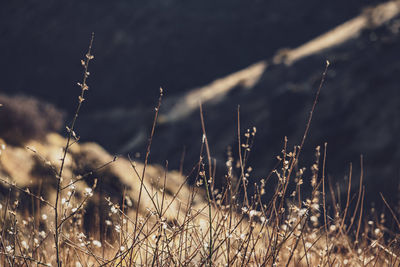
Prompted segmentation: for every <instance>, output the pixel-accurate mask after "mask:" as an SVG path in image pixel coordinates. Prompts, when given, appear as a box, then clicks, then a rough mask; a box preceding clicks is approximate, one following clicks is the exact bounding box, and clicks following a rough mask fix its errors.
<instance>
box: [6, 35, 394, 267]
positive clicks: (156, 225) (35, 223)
mask: <svg viewBox="0 0 400 267" xmlns="http://www.w3.org/2000/svg"><path fill="white" fill-rule="evenodd" d="M92 42H93V37H92V39H91V43H90V46H89V50H88V52H87V54H86V55H85V59H84V60H82V66H83V69H84V75H83V80H82V82H81V83H79V84H78V85H79V86H80V88H81V94H80V95H79V97H78V106H77V109H76V112H75V116H74V118H73V120H72V122H71V124H69V126H68V127H67V137H66V138H65V139H63V138H61V139H60V140H61V141H60V142H63V143H64V144H65V145H64V147H63V148H62V154H61V159H59V161H58V162H57V163H54V162H52V161H50V160H49V159H48V155H45V154H44V152H43V151H42V150H41V149H40V145H38V146H37V147H36V148H33V147H31V146H28V147H27V148H23V150H25V153H29V154H32V155H34V157H35V159H36V160H37V161H38V163H36V164H37V165H42V166H43V168H45V169H46V170H47V173H46V175H47V176H49V177H50V178H49V179H48V180H46V181H45V182H44V184H40V185H39V186H38V185H36V184H35V183H34V182H31V183H27V184H24V185H22V184H20V183H18V179H17V178H18V177H11V176H10V177H0V180H1V182H2V184H3V188H2V190H1V191H2V198H1V205H0V231H1V239H0V265H1V266H74V267H78V266H399V265H400V261H399V258H398V257H399V256H398V255H399V253H400V251H399V248H398V241H397V233H398V230H399V229H400V224H399V222H398V220H397V217H396V214H395V212H394V210H393V209H392V208H391V207H390V206H389V204H387V203H386V200H385V198H384V196H382V201H383V202H384V203H385V204H386V206H387V208H388V211H389V212H388V214H386V216H388V215H390V216H391V220H393V221H394V222H395V224H393V229H391V228H388V226H387V224H386V222H385V221H386V218H385V215H383V214H380V213H379V212H378V211H375V210H371V211H366V210H364V196H365V194H366V190H367V189H366V188H365V187H364V186H363V174H362V171H361V177H359V178H358V177H357V178H354V177H353V178H352V175H351V174H352V170H351V168H350V172H349V179H348V184H347V185H346V187H347V188H348V190H347V194H346V199H340V192H337V191H336V190H335V189H334V188H333V187H332V186H331V185H330V182H329V180H328V179H327V177H326V176H325V161H326V153H327V152H326V151H327V147H326V144H325V146H324V147H317V148H316V149H315V159H314V164H313V165H312V166H310V169H311V171H312V175H311V177H308V176H306V175H305V168H303V167H302V166H299V159H300V156H301V152H302V149H303V146H304V142H305V140H306V138H307V134H308V131H309V127H310V125H311V123H312V117H313V113H314V109H315V106H316V105H317V102H318V97H319V92H320V90H321V89H322V87H323V83H324V78H325V75H326V72H327V71H328V66H329V62H327V65H326V69H325V71H324V73H323V74H322V78H321V83H320V86H319V88H318V89H317V92H316V96H315V100H314V103H313V106H312V107H310V111H311V112H310V116H309V118H308V122H307V125H305V131H304V137H303V139H302V140H301V142H300V144H299V145H298V146H295V147H288V146H287V141H288V140H287V139H286V138H284V142H283V148H282V152H281V154H280V155H278V156H277V159H278V161H277V162H278V164H277V165H276V167H275V169H273V170H271V172H270V174H269V175H268V176H267V177H266V178H264V179H262V180H261V181H257V182H254V181H253V180H252V179H251V178H250V177H251V171H252V169H251V167H249V164H248V158H249V155H250V153H251V149H252V146H253V141H254V137H255V136H256V134H257V131H256V128H252V129H247V130H245V131H244V132H242V129H241V127H240V123H239V122H240V112H239V111H238V127H237V128H238V133H237V135H238V144H239V145H238V147H237V148H236V149H237V150H238V155H239V158H237V159H234V158H233V157H232V155H231V154H229V153H228V155H227V161H226V174H225V176H224V177H215V168H216V165H215V164H216V163H215V162H214V160H213V158H212V155H211V153H210V148H209V145H208V139H207V129H206V127H205V122H204V118H203V115H202V114H203V112H202V108H201V105H200V117H201V123H202V130H203V140H202V144H201V149H200V151H199V160H198V161H197V162H195V163H193V167H192V170H191V171H190V172H189V173H187V174H182V173H176V172H171V171H168V162H167V163H166V164H165V166H163V167H164V169H163V170H162V171H160V173H158V174H156V175H155V178H154V177H153V178H154V179H152V180H150V178H148V177H149V176H148V175H149V174H148V173H149V172H150V171H153V169H152V168H153V167H152V166H151V165H149V164H148V163H149V159H150V151H151V144H152V138H153V136H154V135H155V134H156V125H157V117H158V111H159V108H160V105H161V104H162V96H163V91H162V89H160V98H159V101H158V105H157V107H156V109H155V117H154V121H153V125H152V131H151V136H150V137H149V143H148V147H147V151H146V153H145V157H144V163H143V164H139V163H136V162H135V161H134V160H133V159H131V158H128V159H117V158H115V157H111V156H110V155H108V154H107V157H108V160H107V161H103V162H101V164H97V167H96V168H95V169H89V170H86V172H80V175H75V172H74V171H73V170H72V171H71V169H73V167H74V166H75V165H73V164H71V162H73V160H74V155H76V154H77V153H78V152H77V151H78V150H82V147H81V144H79V142H78V141H79V136H78V134H77V133H76V132H75V123H76V121H77V119H78V115H79V112H80V109H81V106H82V105H83V103H84V102H85V101H86V100H85V92H86V91H87V90H88V89H89V88H88V85H87V79H88V77H89V72H88V68H89V62H90V61H91V60H92V59H93V55H92V54H91V48H92ZM0 112H1V110H0ZM0 145H1V150H0V151H1V152H2V153H5V152H6V151H7V150H11V149H12V147H13V146H12V145H10V146H9V145H8V144H5V143H0ZM60 149H61V146H60ZM13 151H20V150H17V149H15V150H13ZM21 153H22V152H21ZM104 153H105V154H106V152H104ZM271 156H273V155H271ZM0 157H1V155H0ZM85 160H89V157H87V158H85V157H82V158H79V160H77V161H80V162H81V161H85ZM118 161H121V162H123V164H125V165H124V166H127V167H126V168H125V169H123V172H124V174H123V175H127V176H128V178H127V180H129V179H131V180H130V181H127V182H126V183H125V184H130V185H131V187H133V189H132V188H131V189H130V188H125V187H122V188H123V189H122V190H121V191H120V192H117V193H118V196H116V194H114V193H113V194H111V190H112V188H111V187H112V181H111V183H110V185H109V187H107V186H104V184H103V181H102V180H101V179H102V177H93V173H96V172H98V171H100V170H103V169H110V168H113V166H123V164H122V163H120V165H117V164H119V163H118ZM18 164H19V165H16V167H15V168H23V166H24V164H28V161H25V162H18ZM82 164H85V162H83V163H82ZM2 168H3V165H2V163H1V158H0V170H1V169H2ZM121 168H122V167H121ZM120 171H122V170H120ZM11 172H12V170H11V171H8V174H10V173H11ZM117 172H118V170H114V173H117ZM121 176H122V174H121ZM118 177H119V176H118V175H116V174H115V181H114V182H115V183H118V182H119V181H117V178H118ZM89 178H90V182H88V179H89ZM189 179H191V180H195V184H194V185H193V186H189V185H188V180H189ZM215 179H223V181H224V183H223V184H224V186H223V187H222V188H216V187H215V186H214V181H215ZM173 183H175V184H176V185H175V186H174V187H171V184H173ZM352 184H353V185H354V184H358V188H359V189H358V192H357V193H356V194H355V195H352V194H351V190H350V189H351V187H352ZM30 185H34V186H30ZM100 185H102V188H101V190H99V187H100ZM40 188H47V190H48V191H47V192H46V191H45V190H43V189H42V190H41V189H40ZM250 188H251V190H249V189H250ZM248 192H253V193H251V194H250V193H248ZM308 192H310V193H308ZM99 209H101V210H99ZM87 220H90V222H87Z"/></svg>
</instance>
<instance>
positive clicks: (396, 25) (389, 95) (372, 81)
mask: <svg viewBox="0 0 400 267" xmlns="http://www.w3.org/2000/svg"><path fill="white" fill-rule="evenodd" d="M399 10H400V8H399V4H398V3H396V2H388V3H386V4H383V5H380V6H378V7H376V8H372V9H367V10H365V11H364V12H362V13H361V14H360V15H359V16H355V17H354V18H352V19H351V20H349V21H347V22H345V23H343V24H341V25H338V26H337V27H335V28H333V29H332V30H331V31H328V32H326V33H324V34H322V35H320V36H318V37H316V38H315V39H312V40H310V41H309V42H306V43H305V44H303V45H301V46H299V47H297V48H295V49H287V50H281V51H279V52H278V53H277V54H275V56H273V57H271V58H270V59H269V60H265V61H260V62H258V63H255V64H253V65H251V66H249V67H248V68H245V69H243V70H241V71H238V72H236V73H233V74H231V75H228V76H226V77H223V78H220V79H217V80H215V81H214V82H212V83H210V84H208V85H206V86H203V87H198V88H195V89H193V90H190V91H188V92H185V93H182V94H181V95H180V96H174V97H169V98H168V97H167V98H166V100H165V101H164V106H163V108H162V110H161V111H162V112H161V113H162V114H161V116H160V120H159V126H158V128H157V130H156V136H155V138H154V140H153V147H154V148H155V150H153V153H152V160H153V161H155V162H162V161H163V160H165V159H168V160H169V161H170V166H173V167H174V168H178V167H179V165H180V163H181V155H182V152H183V151H184V150H185V155H186V156H185V157H186V161H185V162H187V164H188V165H184V166H186V167H189V166H190V164H191V163H193V162H195V161H196V160H197V159H198V153H199V150H200V146H201V138H202V130H201V123H200V116H199V111H198V102H199V101H202V102H203V105H204V116H205V121H206V128H207V129H206V130H207V134H208V140H209V142H210V148H211V154H212V155H213V156H214V157H215V158H216V160H217V165H218V166H219V173H220V174H222V173H223V172H224V168H225V167H224V165H225V161H226V159H227V148H228V147H231V148H232V150H233V152H234V155H235V154H236V156H237V150H238V149H237V147H238V144H237V119H236V118H237V107H238V105H240V118H241V132H242V134H244V132H245V130H246V129H252V127H253V126H256V127H257V133H256V138H255V145H254V147H253V148H252V150H251V156H250V159H249V162H250V165H251V166H252V167H253V169H254V171H253V176H252V179H254V180H258V179H260V178H263V177H265V176H266V175H267V174H268V173H269V171H270V170H271V169H272V167H273V165H274V163H275V161H276V159H275V156H278V155H279V154H280V152H281V149H282V147H283V140H284V136H285V135H286V136H288V139H289V147H290V148H292V147H293V146H294V145H295V144H300V141H301V138H302V136H303V133H304V130H305V126H306V122H307V118H308V116H309V112H310V110H311V106H312V101H313V99H314V95H315V92H316V90H317V88H318V85H319V83H320V80H321V77H322V72H323V70H324V68H325V60H326V59H328V60H329V61H330V63H331V64H330V67H329V70H328V75H327V80H326V82H325V84H324V86H323V88H322V92H321V96H320V99H319V102H318V105H317V109H316V112H315V114H314V120H313V122H312V124H311V130H310V133H309V136H308V139H307V142H306V144H305V149H304V151H303V156H302V160H301V161H300V163H299V165H300V167H302V166H305V167H309V166H311V164H312V163H313V160H314V149H315V147H316V146H321V147H323V146H324V143H325V142H327V143H328V153H327V154H328V158H327V174H328V177H332V178H334V182H338V183H339V185H342V186H343V188H342V192H345V187H346V183H347V182H344V180H343V179H344V178H346V177H345V176H348V169H349V164H350V162H352V163H353V164H354V165H353V177H357V178H356V180H353V181H358V179H359V175H360V171H361V167H360V156H361V154H362V155H363V165H364V176H365V177H364V178H365V181H366V184H367V188H370V189H373V190H371V192H368V193H369V195H370V196H372V195H374V196H375V197H376V196H377V195H378V192H379V191H382V192H387V193H388V192H389V193H390V197H392V198H393V199H394V198H395V196H396V195H397V191H398V188H397V185H398V179H399V166H400V148H399V142H398V141H397V139H398V136H400V127H399V124H400V117H399V116H400V93H399V84H400V78H399V77H400V76H399V75H398V74H399V73H400V54H399V53H398V50H399V47H400V35H399V31H400V17H399ZM167 95H168V90H167ZM151 117H152V112H151V111H149V112H148V114H147V113H143V112H140V111H139V110H137V111H135V110H125V111H124V110H122V109H120V110H117V109H116V110H114V112H113V113H107V112H100V113H97V114H96V115H93V116H86V117H85V118H84V119H83V120H84V124H85V125H86V126H85V128H87V129H96V130H95V131H97V132H98V129H104V133H101V134H98V135H97V136H98V140H99V141H100V142H101V143H107V144H108V145H109V146H110V148H111V149H114V150H115V149H116V150H117V151H119V152H121V153H126V152H131V153H132V152H136V151H144V149H145V144H146V140H147V137H148V135H149V133H148V130H149V129H150V125H151ZM144 120H147V123H146V122H145V121H144ZM136 122H139V123H136ZM118 125H119V126H118ZM138 125H141V126H138ZM143 126H144V127H143ZM106 129H112V130H111V131H106ZM86 133H94V131H93V130H92V131H88V132H86ZM113 140H114V141H113ZM242 141H244V139H243V140H242ZM220 177H223V176H220ZM220 182H221V183H223V181H222V179H221V180H220ZM354 187H355V188H357V182H355V183H354Z"/></svg>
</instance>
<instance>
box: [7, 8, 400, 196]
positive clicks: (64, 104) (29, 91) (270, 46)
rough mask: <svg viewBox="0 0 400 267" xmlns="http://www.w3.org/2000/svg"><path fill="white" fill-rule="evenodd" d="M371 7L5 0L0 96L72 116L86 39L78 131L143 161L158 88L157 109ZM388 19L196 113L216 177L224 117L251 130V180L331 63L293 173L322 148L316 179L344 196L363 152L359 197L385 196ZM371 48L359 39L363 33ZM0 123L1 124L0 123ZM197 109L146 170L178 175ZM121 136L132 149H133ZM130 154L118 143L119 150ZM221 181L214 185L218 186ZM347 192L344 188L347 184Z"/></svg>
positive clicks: (292, 133) (161, 135)
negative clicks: (320, 176) (363, 189)
mask: <svg viewBox="0 0 400 267" xmlns="http://www.w3.org/2000/svg"><path fill="white" fill-rule="evenodd" d="M381 2H382V1H361V0H352V1H349V0H346V1H345V0H339V1H320V0H309V1H292V0H282V1H261V0H246V1H243V0H242V1H239V0H220V1H181V0H159V1H158V0H154V1H148V0H142V1H114V2H113V3H112V4H110V1H63V2H60V1H49V0H44V1H40V2H37V1H24V2H22V1H7V2H6V3H2V4H1V8H0V59H1V60H0V73H1V76H0V77H1V82H0V91H1V92H2V93H7V94H9V95H15V94H21V93H22V94H26V95H33V96H36V97H38V98H40V99H43V100H46V101H48V102H51V103H54V104H56V105H57V106H58V107H59V108H60V109H63V110H65V111H66V112H67V114H69V117H71V116H72V112H73V111H74V109H75V106H76V103H77V96H78V94H79V93H80V88H79V87H78V86H76V82H78V81H80V80H81V76H82V69H81V66H80V59H81V58H83V56H84V54H85V52H86V49H87V46H88V43H89V38H90V35H91V32H95V35H96V37H95V44H94V54H95V59H94V60H93V61H92V62H91V66H90V72H91V76H90V78H89V81H88V84H89V86H90V90H89V92H88V94H87V95H86V99H87V101H85V103H84V106H83V109H82V111H81V116H80V120H79V121H78V126H77V131H78V133H79V134H80V135H81V137H82V140H85V141H88V140H90V141H97V142H99V143H100V144H101V145H103V146H104V147H106V148H107V149H108V150H109V151H110V152H112V153H122V154H124V155H126V153H128V152H129V153H132V154H134V153H136V152H142V153H143V152H144V150H145V146H146V140H147V136H148V132H149V128H150V126H151V123H152V116H153V109H154V106H155V105H156V102H157V98H158V92H159V89H158V88H159V87H160V86H162V87H163V88H164V90H165V103H166V104H165V105H164V106H163V107H162V110H161V112H162V113H166V112H168V109H169V108H170V106H171V103H173V102H174V101H175V100H176V99H179V97H180V96H181V95H182V94H183V93H184V92H187V91H188V90H190V89H191V88H194V87H198V86H202V85H205V84H208V83H210V82H212V81H213V80H214V79H217V78H220V77H223V76H225V75H228V74H230V73H232V72H235V71H238V70H240V69H243V68H245V67H247V66H249V65H251V64H253V63H255V62H257V61H260V60H264V59H270V58H271V57H272V56H273V55H274V54H275V53H276V52H277V51H278V50H280V49H283V48H290V47H292V48H294V47H297V46H299V45H301V44H303V43H305V42H307V41H309V40H311V39H312V38H315V37H317V36H318V35H320V34H322V33H324V32H326V31H328V30H330V29H332V28H334V27H335V26H337V25H339V24H341V23H343V22H345V21H347V20H349V19H351V18H353V17H355V16H357V15H358V14H360V13H361V12H362V11H363V10H364V9H365V8H367V7H368V6H371V5H372V6H373V5H375V4H378V3H381ZM396 23H398V18H395V19H394V20H392V21H390V22H389V23H387V24H386V25H384V26H382V27H380V28H378V29H374V30H372V29H371V30H367V31H365V32H363V33H362V35H361V36H360V37H358V38H356V39H354V40H352V41H349V42H347V43H345V44H343V45H341V46H339V47H336V48H334V49H330V50H328V51H326V52H324V53H321V54H318V55H313V56H310V57H307V58H306V59H303V60H301V61H299V62H297V63H296V64H294V65H292V66H290V67H288V66H284V65H276V66H273V67H271V68H268V69H267V70H266V72H265V73H264V74H263V77H262V79H261V80H260V81H259V83H258V84H257V85H256V86H255V87H254V88H253V89H251V90H241V88H237V89H235V90H233V91H232V92H231V93H230V94H229V95H228V96H226V97H225V98H224V99H222V100H221V101H220V102H218V103H214V104H206V105H205V107H204V109H205V118H206V125H207V132H208V135H209V141H210V144H211V152H212V154H213V155H214V157H215V158H216V159H217V164H218V166H219V173H220V174H221V177H222V174H223V172H224V164H225V160H226V149H227V147H228V146H232V147H233V149H234V151H236V147H237V143H236V141H235V140H236V139H237V137H236V136H235V134H236V109H237V106H238V105H241V120H242V126H243V129H242V131H244V130H245V129H246V128H247V127H252V126H256V127H257V129H258V132H257V136H256V142H255V146H254V148H253V150H252V154H251V157H250V165H252V166H253V168H254V170H255V171H254V172H253V175H254V177H253V178H252V179H254V181H255V180H258V179H260V178H263V177H265V176H266V175H267V174H268V172H269V171H270V170H271V166H272V165H273V164H274V159H275V157H276V156H277V155H279V153H280V150H281V148H282V144H283V137H284V136H288V137H289V144H290V146H293V145H294V144H298V143H299V142H300V140H301V137H302V133H303V131H304V128H305V125H306V119H307V116H308V112H309V110H310V108H311V104H312V100H313V96H314V93H315V90H316V87H317V85H318V83H319V80H320V78H321V73H322V71H323V69H324V66H325V59H329V60H330V61H331V63H332V65H331V67H330V70H329V73H328V79H327V81H326V84H325V86H324V88H323V91H322V95H321V99H320V102H319V105H318V107H317V111H316V114H315V118H314V119H315V120H314V121H313V124H312V128H311V133H310V136H309V138H308V139H307V142H306V147H305V150H304V154H303V160H302V161H301V162H300V165H302V166H306V167H308V166H309V165H310V164H311V163H312V161H313V160H314V156H313V153H314V148H315V147H316V146H317V145H321V146H323V144H324V142H328V158H327V162H328V163H327V164H328V165H327V173H328V175H329V176H330V177H332V179H333V180H334V181H336V182H338V183H339V184H342V185H343V186H345V185H346V184H345V183H344V182H343V181H344V180H343V179H344V177H345V176H346V175H347V174H348V166H349V164H350V162H354V170H355V173H354V175H355V177H357V175H358V174H359V173H360V169H359V161H360V155H361V154H363V155H364V159H365V161H364V171H365V179H366V184H367V195H371V196H372V195H374V196H375V197H373V199H374V200H376V196H377V193H378V192H379V191H382V192H384V193H385V195H387V196H388V199H390V201H391V202H394V201H396V200H397V195H398V192H397V191H398V180H399V165H400V163H399V162H400V160H399V159H400V152H399V142H398V136H400V132H399V112H400V109H399V106H400V104H399V103H400V102H399V93H398V92H399V84H400V78H399V77H400V76H399V74H400V63H399V62H400V56H399V52H398V51H400V40H399V39H400V38H399V34H398V31H397V32H396V27H397V26H396V25H397V24H396ZM372 34H373V36H374V38H371V36H372ZM0 127H1V126H0ZM201 135H202V133H201V129H200V120H199V115H198V113H196V114H192V115H191V116H189V117H188V118H186V119H184V120H182V121H177V122H169V123H167V124H160V125H159V127H158V128H157V133H156V136H155V138H154V145H153V150H152V154H151V162H152V163H159V164H164V161H165V160H166V159H168V160H169V161H170V168H179V162H180V157H181V153H182V150H183V149H184V147H185V150H186V160H185V164H184V169H188V168H190V166H191V165H192V164H193V163H194V162H195V161H196V160H197V158H198V151H199V148H200V142H201ZM132 140H133V141H132ZM128 144H129V145H128ZM221 183H222V182H221ZM354 188H357V185H354Z"/></svg>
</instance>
